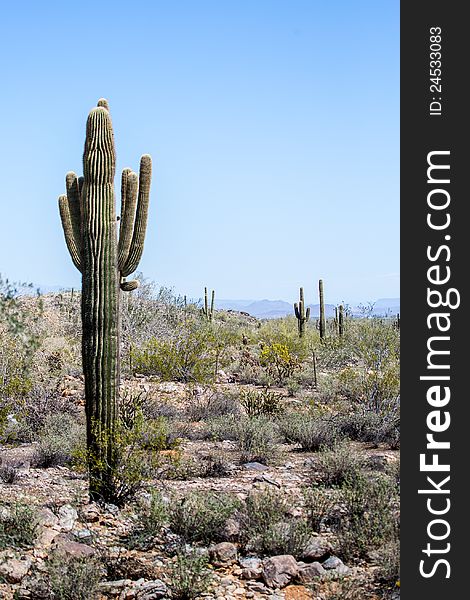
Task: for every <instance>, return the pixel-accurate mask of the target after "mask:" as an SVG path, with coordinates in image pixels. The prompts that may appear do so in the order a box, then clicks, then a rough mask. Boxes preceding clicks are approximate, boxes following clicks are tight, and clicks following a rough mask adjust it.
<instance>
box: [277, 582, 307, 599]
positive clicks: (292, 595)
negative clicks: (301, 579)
mask: <svg viewBox="0 0 470 600" xmlns="http://www.w3.org/2000/svg"><path fill="white" fill-rule="evenodd" d="M283 592H284V598H285V600H312V599H313V598H314V596H313V592H311V591H310V590H308V589H307V588H306V587H304V586H303V585H289V586H288V587H286V588H285V589H284V590H283Z"/></svg>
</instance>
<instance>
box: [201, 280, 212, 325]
mask: <svg viewBox="0 0 470 600" xmlns="http://www.w3.org/2000/svg"><path fill="white" fill-rule="evenodd" d="M214 303H215V290H212V294H211V306H210V308H209V301H208V296H207V288H206V287H205V288H204V307H203V308H202V309H201V311H202V314H203V315H204V316H205V318H206V319H207V321H209V322H211V321H212V318H213V316H214Z"/></svg>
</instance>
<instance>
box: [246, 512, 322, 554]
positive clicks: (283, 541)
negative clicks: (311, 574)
mask: <svg viewBox="0 0 470 600" xmlns="http://www.w3.org/2000/svg"><path fill="white" fill-rule="evenodd" d="M311 536H312V530H311V528H310V527H309V525H308V523H307V521H306V520H305V519H294V518H292V517H291V518H289V519H287V520H285V521H278V522H276V523H267V524H266V525H265V529H264V531H262V533H260V534H258V535H257V536H255V537H254V538H253V539H252V540H250V542H249V549H250V551H252V550H254V551H255V552H256V553H257V554H262V555H265V556H278V555H281V554H290V555H292V556H294V557H295V558H300V557H301V556H302V554H303V553H304V552H305V548H306V547H307V545H308V541H309V540H310V538H311Z"/></svg>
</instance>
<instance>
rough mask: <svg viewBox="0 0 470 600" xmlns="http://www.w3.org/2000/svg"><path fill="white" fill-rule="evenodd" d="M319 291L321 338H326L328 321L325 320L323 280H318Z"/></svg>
mask: <svg viewBox="0 0 470 600" xmlns="http://www.w3.org/2000/svg"><path fill="white" fill-rule="evenodd" d="M318 293H319V296H320V339H322V340H323V339H325V333H326V321H325V299H324V296H323V280H322V279H320V281H319V282H318Z"/></svg>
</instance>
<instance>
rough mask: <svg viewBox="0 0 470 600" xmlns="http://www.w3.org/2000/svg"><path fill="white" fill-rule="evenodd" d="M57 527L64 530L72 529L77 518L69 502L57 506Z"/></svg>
mask: <svg viewBox="0 0 470 600" xmlns="http://www.w3.org/2000/svg"><path fill="white" fill-rule="evenodd" d="M58 517H59V527H60V528H61V529H63V530H64V531H72V529H73V526H74V525H75V521H76V520H77V519H78V514H77V511H76V510H75V509H74V507H73V506H71V505H70V504H64V505H63V506H61V507H60V508H59V512H58Z"/></svg>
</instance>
